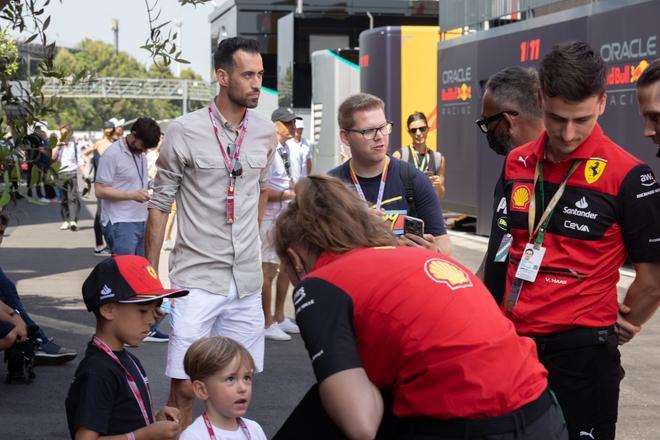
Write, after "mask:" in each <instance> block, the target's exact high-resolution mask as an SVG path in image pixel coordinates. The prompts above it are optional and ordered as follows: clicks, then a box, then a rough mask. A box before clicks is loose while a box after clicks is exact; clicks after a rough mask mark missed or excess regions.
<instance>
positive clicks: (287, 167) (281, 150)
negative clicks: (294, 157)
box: [277, 145, 291, 179]
mask: <svg viewBox="0 0 660 440" xmlns="http://www.w3.org/2000/svg"><path fill="white" fill-rule="evenodd" d="M277 154H279V155H280V158H282V163H283V164H284V171H286V175H287V176H288V177H289V179H291V161H290V160H289V158H290V157H291V153H290V152H289V151H288V150H287V147H286V146H285V145H283V146H281V147H277Z"/></svg>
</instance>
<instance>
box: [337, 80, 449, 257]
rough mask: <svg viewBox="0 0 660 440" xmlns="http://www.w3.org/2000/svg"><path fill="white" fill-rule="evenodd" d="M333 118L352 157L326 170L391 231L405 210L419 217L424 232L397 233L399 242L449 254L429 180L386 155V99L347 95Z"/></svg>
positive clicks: (437, 205) (365, 95)
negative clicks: (379, 214)
mask: <svg viewBox="0 0 660 440" xmlns="http://www.w3.org/2000/svg"><path fill="white" fill-rule="evenodd" d="M337 120H338V123H339V127H340V130H339V136H340V137H341V140H342V142H343V143H344V144H345V145H348V147H349V148H350V150H351V159H350V160H348V161H346V162H344V163H343V164H342V165H340V166H338V167H337V168H335V169H333V170H331V171H330V172H329V174H330V175H332V176H335V177H338V178H339V179H341V180H343V181H345V182H346V183H348V184H349V185H352V186H353V187H354V188H355V190H356V191H357V192H358V195H359V196H360V198H362V200H364V201H365V202H366V203H367V204H368V205H369V206H370V207H373V208H375V209H376V210H378V211H382V212H383V214H384V216H385V219H386V220H388V221H391V222H392V226H393V230H394V231H395V233H396V232H397V230H398V228H399V226H398V225H399V223H402V219H403V216H404V215H408V216H412V217H418V218H420V219H422V220H423V221H424V234H423V236H422V237H420V236H417V235H413V234H404V235H401V236H400V239H399V240H400V242H401V243H402V244H405V245H407V246H419V247H424V248H427V249H430V250H433V251H439V252H442V253H444V254H446V255H449V253H450V252H451V244H450V242H449V237H448V236H447V230H446V228H445V224H444V219H443V216H442V209H441V208H440V202H439V201H438V197H437V195H436V193H435V190H434V189H433V186H432V185H431V182H430V181H429V180H428V179H427V178H426V176H425V175H424V173H422V172H421V171H418V170H417V169H415V168H414V167H413V166H412V165H410V164H409V163H407V162H403V161H400V160H398V159H395V158H392V157H391V156H389V155H388V154H387V151H388V146H389V135H390V133H391V132H392V122H390V121H388V120H387V119H386V117H385V103H384V102H383V101H382V100H381V99H380V98H378V97H376V96H373V95H369V94H366V93H359V94H357V95H353V96H350V97H348V98H347V99H346V100H345V101H344V102H343V103H342V104H341V105H340V106H339V111H338V117H337ZM399 219H401V222H399V221H398V220H399ZM401 229H402V227H401ZM400 232H401V233H402V232H403V230H401V231H400Z"/></svg>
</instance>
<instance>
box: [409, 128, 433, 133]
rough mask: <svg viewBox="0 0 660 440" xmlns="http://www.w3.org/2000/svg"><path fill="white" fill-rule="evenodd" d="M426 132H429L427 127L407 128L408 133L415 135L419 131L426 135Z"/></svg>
mask: <svg viewBox="0 0 660 440" xmlns="http://www.w3.org/2000/svg"><path fill="white" fill-rule="evenodd" d="M428 130H429V128H428V127H415V128H409V129H408V133H410V134H415V133H417V131H419V132H420V133H426V132H427V131H428Z"/></svg>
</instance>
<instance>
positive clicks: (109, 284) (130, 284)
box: [82, 255, 188, 312]
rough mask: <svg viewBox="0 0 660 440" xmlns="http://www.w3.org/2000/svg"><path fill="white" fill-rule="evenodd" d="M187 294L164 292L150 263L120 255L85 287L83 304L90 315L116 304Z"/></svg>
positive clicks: (99, 268)
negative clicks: (106, 306) (102, 307)
mask: <svg viewBox="0 0 660 440" xmlns="http://www.w3.org/2000/svg"><path fill="white" fill-rule="evenodd" d="M187 294H188V291H187V290H183V289H165V288H163V285H162V284H161V282H160V280H159V279H158V274H157V273H156V270H155V269H154V268H153V267H152V266H151V264H149V261H147V259H146V258H144V257H139V256H137V255H117V256H113V257H111V258H108V259H106V260H103V261H102V262H100V263H99V264H97V265H96V267H95V268H94V269H93V270H92V273H91V274H89V276H88V277H87V279H86V280H85V282H84V283H83V286H82V295H83V300H84V301H85V306H86V307H87V310H88V311H90V312H92V311H94V310H98V309H99V308H101V306H102V305H103V304H108V303H112V302H119V303H141V302H148V301H154V300H157V299H160V298H168V297H169V298H178V297H180V296H184V295H187Z"/></svg>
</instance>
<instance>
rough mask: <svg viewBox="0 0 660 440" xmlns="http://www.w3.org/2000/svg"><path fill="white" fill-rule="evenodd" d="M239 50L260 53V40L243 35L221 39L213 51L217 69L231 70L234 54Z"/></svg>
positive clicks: (214, 63)
mask: <svg viewBox="0 0 660 440" xmlns="http://www.w3.org/2000/svg"><path fill="white" fill-rule="evenodd" d="M239 50H242V51H243V52H248V53H253V54H255V53H256V54H258V53H259V42H258V41H257V40H253V39H251V38H243V37H232V38H225V39H224V40H222V41H220V42H219V43H218V47H217V48H216V49H215V52H214V53H213V65H214V67H215V70H218V69H223V70H227V71H229V70H231V69H232V68H233V67H234V54H235V53H236V52H237V51H239Z"/></svg>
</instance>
